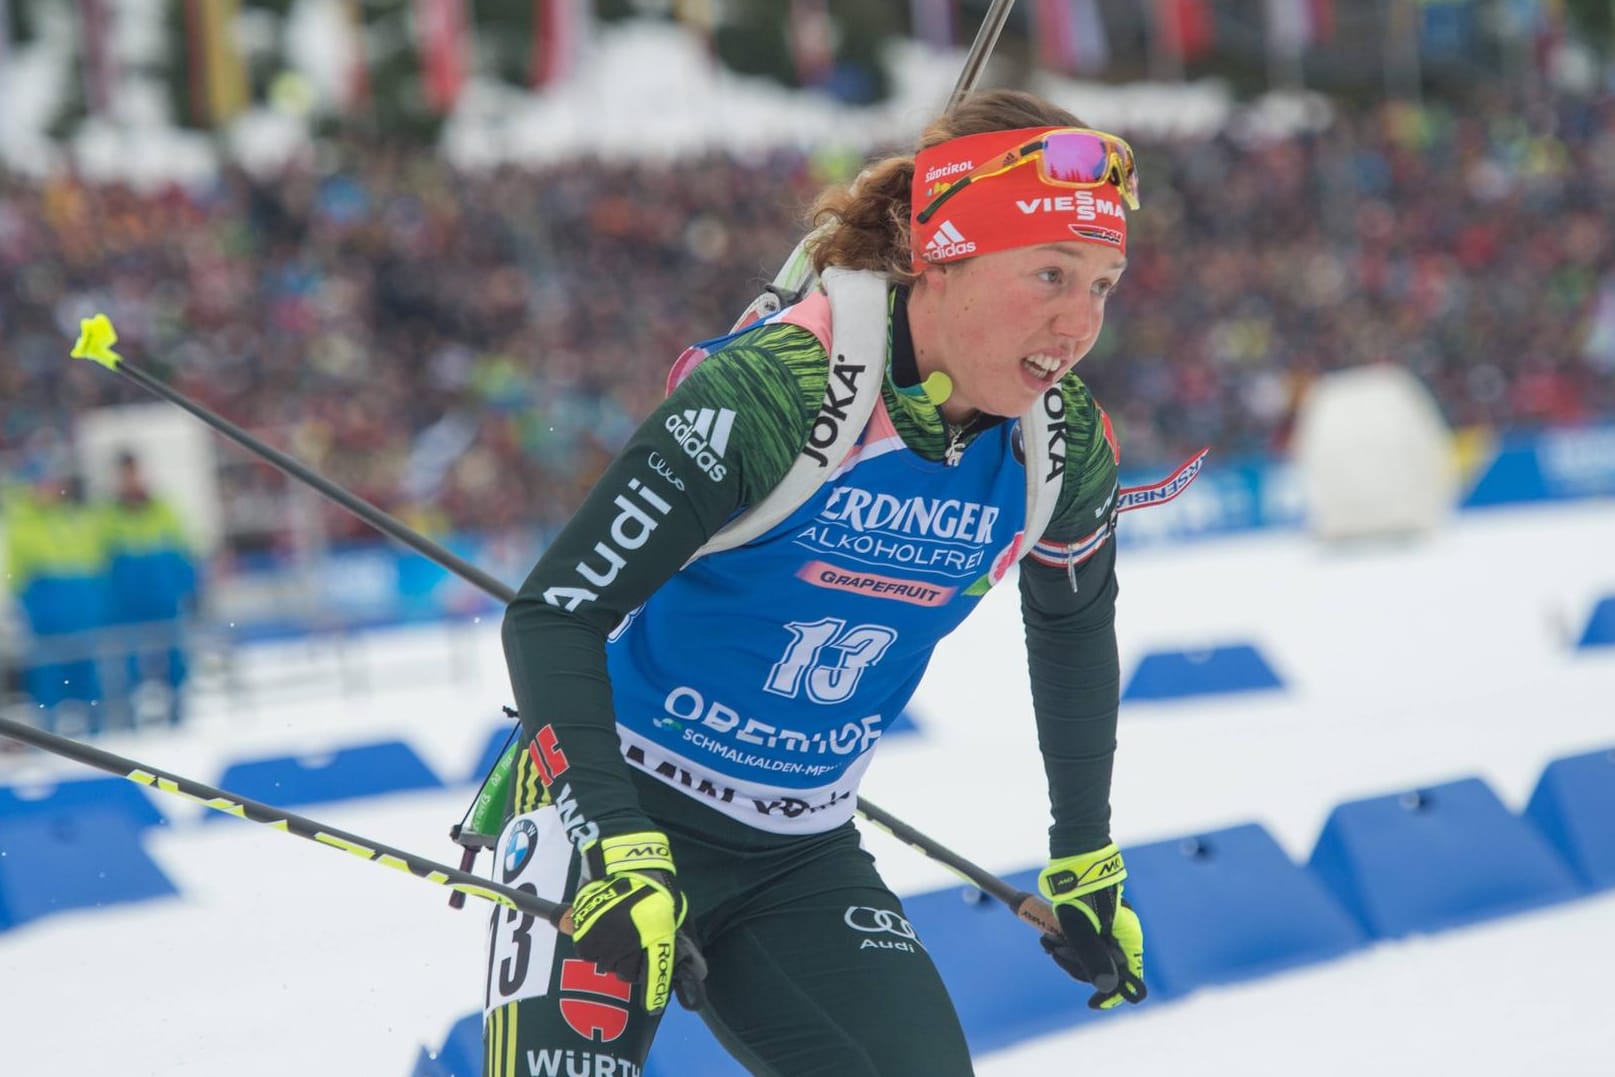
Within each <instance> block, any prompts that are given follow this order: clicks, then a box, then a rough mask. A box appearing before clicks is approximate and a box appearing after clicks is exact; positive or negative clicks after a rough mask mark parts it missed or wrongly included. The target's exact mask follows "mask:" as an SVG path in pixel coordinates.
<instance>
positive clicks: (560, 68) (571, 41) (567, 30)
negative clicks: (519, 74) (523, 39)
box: [529, 0, 588, 89]
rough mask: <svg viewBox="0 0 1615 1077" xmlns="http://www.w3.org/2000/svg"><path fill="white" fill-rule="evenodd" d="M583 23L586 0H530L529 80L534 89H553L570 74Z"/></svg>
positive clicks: (586, 11) (580, 42)
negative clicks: (549, 87) (530, 60)
mask: <svg viewBox="0 0 1615 1077" xmlns="http://www.w3.org/2000/svg"><path fill="white" fill-rule="evenodd" d="M587 20H588V10H587V8H586V0H534V6H533V52H532V62H531V66H530V75H529V79H530V82H531V85H532V86H533V87H534V88H535V89H537V88H540V87H543V86H553V85H555V84H556V83H558V82H562V81H565V80H566V79H567V78H568V77H569V76H570V75H571V74H572V72H573V70H574V69H575V67H576V65H577V58H578V53H579V52H580V51H581V49H582V43H583V35H584V30H585V28H586V22H587Z"/></svg>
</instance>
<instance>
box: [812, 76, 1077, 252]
mask: <svg viewBox="0 0 1615 1077" xmlns="http://www.w3.org/2000/svg"><path fill="white" fill-rule="evenodd" d="M1085 126H1087V125H1086V124H1084V123H1083V122H1082V121H1081V120H1079V119H1077V118H1076V117H1075V116H1073V115H1072V114H1071V113H1069V112H1067V111H1066V110H1065V109H1063V108H1060V107H1058V106H1057V105H1052V104H1050V103H1049V102H1047V101H1045V100H1044V99H1043V98H1041V97H1038V96H1036V95H1034V94H1029V93H1026V92H1025V91H1022V90H984V91H981V92H979V93H974V94H971V95H970V96H968V97H966V98H965V99H964V100H963V101H961V102H960V103H959V104H958V105H957V106H956V107H954V108H952V109H950V110H948V111H947V112H944V113H943V114H942V115H941V116H938V117H937V118H936V119H935V120H933V121H931V123H930V125H929V126H927V127H926V129H925V130H924V131H923V132H922V133H921V134H920V140H919V144H918V145H917V146H916V147H915V152H918V151H919V150H922V149H924V148H926V147H927V146H935V145H937V144H938V143H941V142H946V141H948V140H949V139H950V138H959V137H961V136H964V135H979V134H983V133H985V132H987V131H1013V130H1015V129H1017V128H1021V127H1085ZM913 182H914V154H913V153H909V154H906V155H904V156H901V157H887V158H885V159H883V160H880V161H876V162H875V163H874V164H872V165H870V166H869V167H867V168H865V169H864V170H863V172H861V173H859V175H858V177H857V178H856V179H854V180H853V181H852V183H850V184H848V185H845V186H834V187H828V188H826V189H825V190H824V191H821V192H820V193H819V196H818V198H817V199H815V200H814V203H813V207H812V209H810V210H809V211H808V220H809V222H810V223H811V224H812V225H813V227H814V229H815V230H816V232H815V238H814V240H813V243H812V251H811V253H812V258H813V269H814V271H815V272H818V273H823V272H824V270H825V267H827V266H843V267H845V268H848V269H873V270H876V271H878V272H881V273H885V274H887V275H888V276H890V277H891V278H892V279H893V280H898V281H903V282H912V281H913V280H914V279H915V278H916V277H917V276H918V274H916V273H915V272H914V268H913V264H912V260H911V255H910V253H909V234H908V220H909V214H910V210H911V209H912V205H911V202H912V198H913V195H912V185H913ZM820 228H822V229H823V230H824V231H823V233H822V234H819V233H818V232H817V230H818V229H820Z"/></svg>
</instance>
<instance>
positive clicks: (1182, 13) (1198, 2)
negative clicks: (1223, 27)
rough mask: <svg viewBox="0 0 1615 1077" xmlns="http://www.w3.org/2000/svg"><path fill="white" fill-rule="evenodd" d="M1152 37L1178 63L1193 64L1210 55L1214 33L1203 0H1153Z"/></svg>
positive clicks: (1215, 35) (1214, 38) (1213, 43)
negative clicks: (1187, 61) (1198, 59)
mask: <svg viewBox="0 0 1615 1077" xmlns="http://www.w3.org/2000/svg"><path fill="white" fill-rule="evenodd" d="M1154 24H1155V34H1156V36H1157V38H1158V39H1159V40H1160V43H1161V45H1162V46H1163V47H1164V48H1165V49H1166V51H1167V52H1168V53H1169V54H1170V55H1173V56H1175V57H1177V58H1178V59H1179V60H1193V59H1196V58H1198V57H1200V56H1204V55H1205V54H1206V53H1208V52H1210V51H1211V49H1212V47H1213V46H1214V45H1215V44H1216V40H1217V33H1216V29H1215V26H1214V24H1213V22H1212V15H1211V6H1210V4H1208V3H1207V2H1206V0H1155V7H1154Z"/></svg>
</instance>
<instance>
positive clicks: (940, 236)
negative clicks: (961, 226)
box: [925, 221, 976, 262]
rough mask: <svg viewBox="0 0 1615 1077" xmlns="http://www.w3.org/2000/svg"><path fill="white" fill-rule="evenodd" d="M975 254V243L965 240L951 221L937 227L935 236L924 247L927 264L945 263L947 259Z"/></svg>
mask: <svg viewBox="0 0 1615 1077" xmlns="http://www.w3.org/2000/svg"><path fill="white" fill-rule="evenodd" d="M975 253H976V245H975V243H974V242H972V241H971V240H968V239H966V238H965V237H964V234H963V233H962V232H960V231H959V230H958V229H957V228H955V227H954V226H953V222H952V221H943V222H942V223H941V224H939V225H937V226H936V235H934V236H932V237H931V241H930V242H929V243H927V244H926V245H925V260H926V261H928V262H945V261H947V260H948V259H949V258H961V257H963V256H965V255H967V254H975Z"/></svg>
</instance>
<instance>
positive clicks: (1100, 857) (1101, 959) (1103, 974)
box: [1037, 844, 1149, 1010]
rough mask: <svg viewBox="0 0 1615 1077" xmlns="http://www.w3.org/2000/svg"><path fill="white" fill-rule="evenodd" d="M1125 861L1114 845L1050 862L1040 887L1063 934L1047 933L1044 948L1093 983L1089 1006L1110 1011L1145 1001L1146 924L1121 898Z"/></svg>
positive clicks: (1072, 970) (1057, 961)
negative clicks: (1127, 1004)
mask: <svg viewBox="0 0 1615 1077" xmlns="http://www.w3.org/2000/svg"><path fill="white" fill-rule="evenodd" d="M1125 878H1127V866H1126V865H1125V864H1123V863H1122V854H1121V850H1120V849H1118V848H1116V846H1115V845H1114V844H1111V845H1107V846H1105V847H1104V848H1103V849H1096V850H1095V851H1093V852H1091V853H1082V854H1080V855H1078V856H1062V857H1059V858H1058V859H1055V860H1051V861H1049V866H1048V867H1046V868H1044V869H1043V871H1042V872H1041V873H1040V874H1039V875H1038V877H1037V889H1038V892H1039V893H1041V894H1042V895H1043V896H1044V897H1046V898H1048V899H1049V902H1050V903H1051V904H1052V905H1053V906H1054V915H1055V916H1056V917H1058V918H1059V921H1060V932H1061V933H1060V934H1059V935H1044V936H1043V949H1044V950H1046V951H1047V952H1048V955H1049V956H1050V957H1052V958H1054V961H1055V963H1056V964H1057V965H1059V966H1060V967H1061V968H1062V969H1064V970H1065V971H1066V972H1068V973H1070V974H1071V975H1072V976H1073V977H1074V978H1076V979H1078V980H1081V981H1082V982H1084V983H1091V984H1093V985H1094V994H1093V997H1092V998H1090V999H1088V1006H1089V1007H1090V1008H1092V1009H1095V1010H1108V1009H1111V1008H1112V1007H1114V1006H1119V1005H1121V1004H1122V1003H1123V1002H1143V1001H1144V997H1145V996H1146V995H1147V994H1148V993H1149V992H1148V990H1147V989H1146V988H1145V987H1144V928H1143V926H1142V925H1140V924H1139V922H1138V914H1137V913H1135V912H1133V908H1132V906H1131V905H1129V904H1127V902H1126V901H1125V900H1123V899H1122V880H1123V879H1125Z"/></svg>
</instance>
